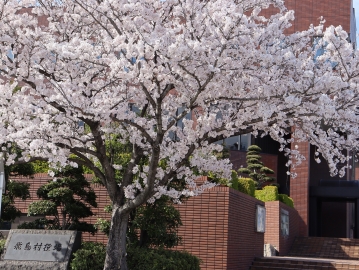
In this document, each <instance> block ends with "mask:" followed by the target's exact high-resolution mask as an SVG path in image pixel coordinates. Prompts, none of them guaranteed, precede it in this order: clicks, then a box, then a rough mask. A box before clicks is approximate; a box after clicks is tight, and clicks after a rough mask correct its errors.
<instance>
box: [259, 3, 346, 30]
mask: <svg viewBox="0 0 359 270" xmlns="http://www.w3.org/2000/svg"><path fill="white" fill-rule="evenodd" d="M285 5H286V7H287V8H288V9H289V10H294V11H295V14H294V15H295V21H294V23H292V25H293V26H292V27H291V28H290V29H289V31H288V32H290V33H294V32H297V31H303V30H306V29H308V28H309V26H310V24H313V25H318V24H319V18H320V17H321V16H323V17H324V19H325V21H326V23H325V26H329V25H335V26H337V25H342V27H343V29H344V30H345V31H347V32H349V31H350V14H351V8H352V6H351V0H342V1H338V0H287V1H285ZM275 12H278V10H277V11H276V10H275V9H274V8H273V7H271V8H269V9H268V10H263V11H262V14H263V15H265V16H268V15H270V14H274V13H275Z"/></svg>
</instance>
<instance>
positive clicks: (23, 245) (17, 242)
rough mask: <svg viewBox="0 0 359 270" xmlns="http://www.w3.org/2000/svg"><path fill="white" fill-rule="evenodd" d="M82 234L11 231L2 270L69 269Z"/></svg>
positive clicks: (1, 264)
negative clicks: (72, 255)
mask: <svg viewBox="0 0 359 270" xmlns="http://www.w3.org/2000/svg"><path fill="white" fill-rule="evenodd" d="M80 245H81V233H80V232H77V231H61V230H10V233H9V236H8V238H7V240H6V244H5V250H4V253H3V255H2V256H1V261H0V269H9V270H13V269H21V270H22V269H24V270H45V269H46V270H50V269H51V270H67V269H68V267H69V261H70V258H71V254H72V253H73V252H74V251H76V250H77V249H78V248H79V247H80Z"/></svg>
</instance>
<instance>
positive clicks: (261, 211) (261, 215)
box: [256, 205, 266, 233]
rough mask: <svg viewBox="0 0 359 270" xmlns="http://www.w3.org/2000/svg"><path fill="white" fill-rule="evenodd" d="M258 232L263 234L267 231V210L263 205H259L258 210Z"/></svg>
mask: <svg viewBox="0 0 359 270" xmlns="http://www.w3.org/2000/svg"><path fill="white" fill-rule="evenodd" d="M256 231H257V232H261V233H264V232H265V231H266V209H265V207H264V206H262V205H257V209H256Z"/></svg>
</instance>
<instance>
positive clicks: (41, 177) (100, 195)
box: [12, 173, 111, 243]
mask: <svg viewBox="0 0 359 270" xmlns="http://www.w3.org/2000/svg"><path fill="white" fill-rule="evenodd" d="M91 177H92V175H86V178H87V179H88V180H91ZM12 179H14V180H17V181H21V182H27V183H29V184H30V189H29V191H30V196H31V198H30V199H28V200H26V201H22V200H20V199H16V200H15V204H16V207H18V208H19V209H20V210H21V212H22V213H27V208H28V206H29V204H30V203H31V202H33V201H37V200H38V197H37V195H36V191H37V190H38V188H39V187H40V186H42V185H45V184H46V183H47V182H48V181H49V180H52V178H51V177H50V176H49V175H48V174H47V173H38V174H35V175H33V176H32V177H21V176H20V177H13V178H12ZM91 187H92V188H93V189H94V191H95V192H96V195H97V199H96V201H97V208H92V209H91V210H92V212H93V213H94V216H92V217H89V218H86V219H84V221H87V222H89V223H92V224H95V223H96V221H97V219H98V218H104V219H110V214H108V213H106V212H104V207H105V206H106V205H109V204H111V201H110V199H109V197H108V195H107V191H106V189H105V188H104V187H102V186H101V185H98V184H94V185H91ZM20 223H21V221H20ZM82 239H83V241H98V242H103V243H107V236H106V235H104V234H103V233H100V232H99V233H97V234H95V235H94V236H93V235H91V234H89V233H82Z"/></svg>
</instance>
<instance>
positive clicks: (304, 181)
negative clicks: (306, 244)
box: [290, 142, 310, 236]
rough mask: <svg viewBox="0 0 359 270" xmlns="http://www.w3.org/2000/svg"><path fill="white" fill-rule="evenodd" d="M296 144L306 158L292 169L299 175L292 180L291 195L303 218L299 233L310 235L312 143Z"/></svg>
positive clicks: (293, 145) (294, 144)
mask: <svg viewBox="0 0 359 270" xmlns="http://www.w3.org/2000/svg"><path fill="white" fill-rule="evenodd" d="M295 146H298V150H300V153H301V154H302V155H303V156H304V157H305V158H306V160H303V161H302V163H301V164H300V165H299V166H297V167H296V168H295V170H292V172H295V173H296V174H297V177H296V178H292V179H291V181H290V197H291V198H292V199H293V201H294V207H295V209H296V210H297V211H298V214H299V216H300V219H301V222H300V227H299V233H300V235H302V236H308V224H309V170H310V162H309V161H310V160H309V159H310V145H309V143H308V142H296V143H293V144H292V148H294V147H295Z"/></svg>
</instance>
